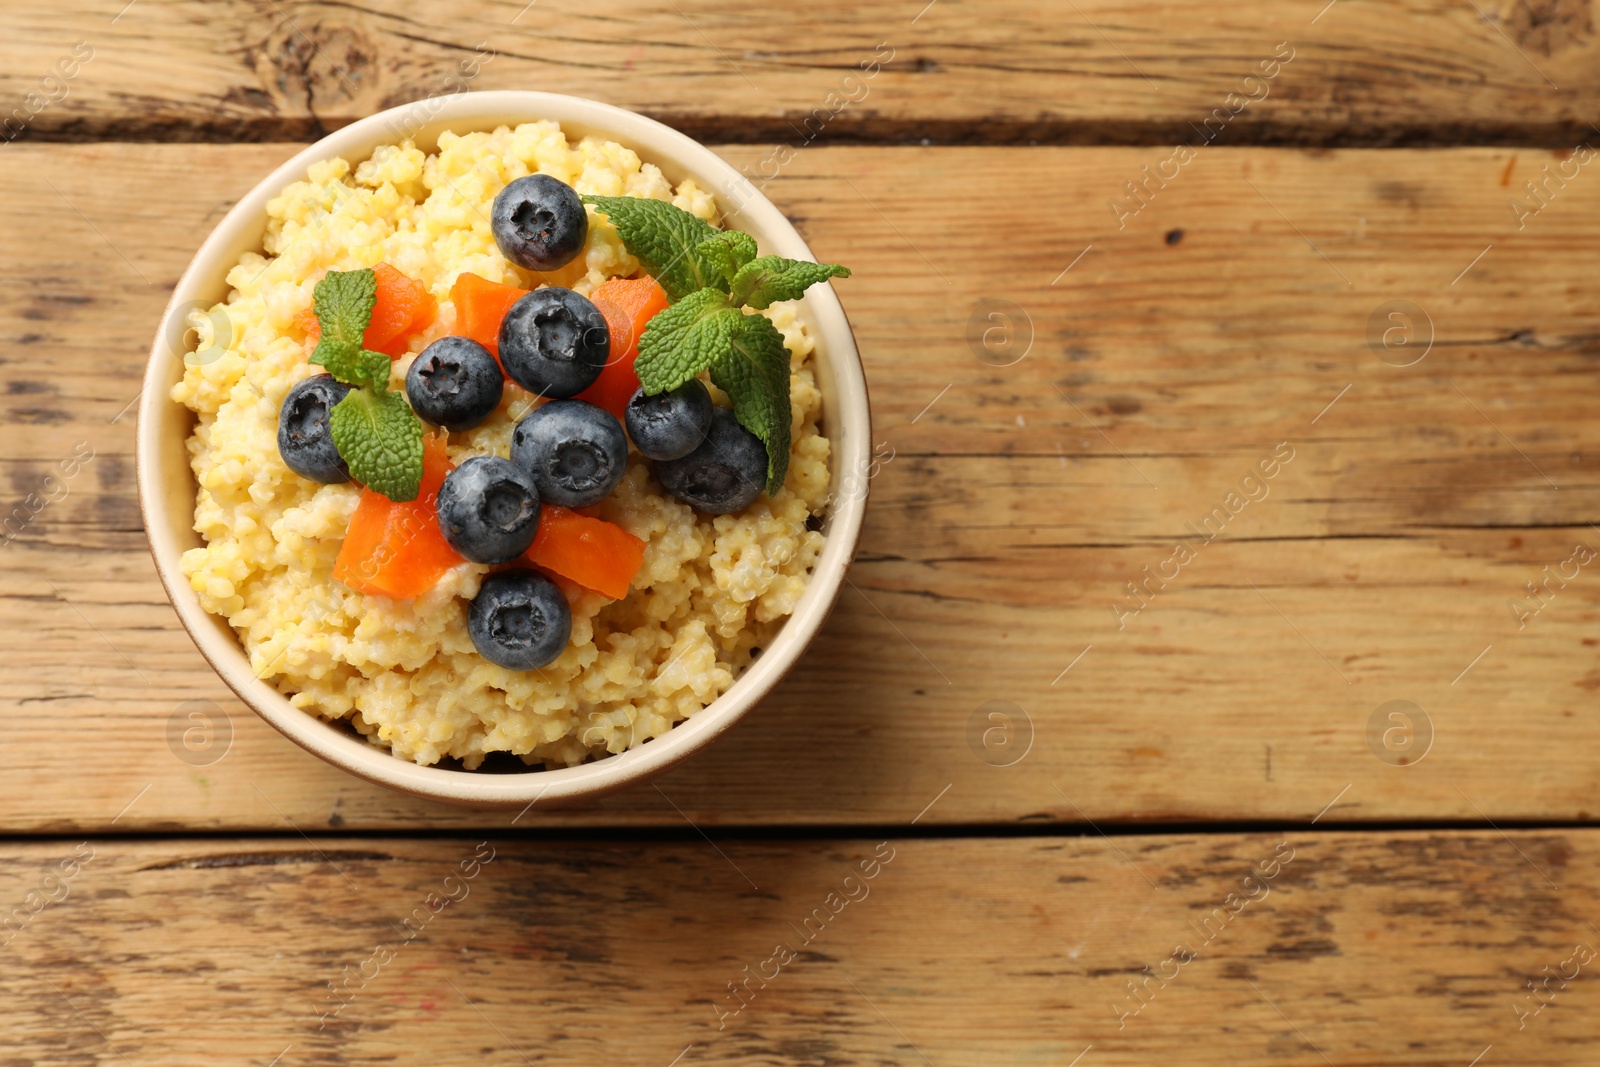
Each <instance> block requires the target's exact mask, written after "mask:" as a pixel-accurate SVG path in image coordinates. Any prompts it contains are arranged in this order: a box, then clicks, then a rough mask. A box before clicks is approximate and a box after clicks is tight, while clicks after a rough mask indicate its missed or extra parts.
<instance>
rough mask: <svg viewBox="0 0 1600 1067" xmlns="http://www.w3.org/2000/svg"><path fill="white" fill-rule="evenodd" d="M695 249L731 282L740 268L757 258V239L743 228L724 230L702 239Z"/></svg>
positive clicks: (724, 278) (725, 279)
mask: <svg viewBox="0 0 1600 1067" xmlns="http://www.w3.org/2000/svg"><path fill="white" fill-rule="evenodd" d="M695 251H696V252H698V253H699V254H700V256H701V258H703V259H704V260H705V261H706V262H708V263H710V264H711V265H712V266H713V267H715V268H717V273H718V274H721V275H722V278H723V280H724V281H726V282H729V283H730V284H731V283H732V282H733V279H734V276H735V275H737V274H738V273H739V268H741V267H743V266H744V265H745V264H746V263H749V262H750V261H751V260H752V259H755V258H756V239H755V238H754V237H751V236H750V235H749V234H747V233H745V232H744V231H743V230H723V231H721V232H720V233H714V234H712V235H711V236H710V237H707V238H706V239H705V240H704V241H701V242H700V243H699V244H698V245H696V246H695Z"/></svg>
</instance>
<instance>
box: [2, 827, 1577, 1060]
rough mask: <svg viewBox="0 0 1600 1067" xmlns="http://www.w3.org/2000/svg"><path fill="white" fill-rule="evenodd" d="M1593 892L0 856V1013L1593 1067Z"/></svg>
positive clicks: (1496, 838)
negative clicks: (4, 913)
mask: <svg viewBox="0 0 1600 1067" xmlns="http://www.w3.org/2000/svg"><path fill="white" fill-rule="evenodd" d="M719 853H720V854H719ZM63 863H66V864H68V866H67V867H66V868H63V867H62V864H63ZM863 864H865V865H866V866H865V867H863V866H862V865H863ZM867 872H870V873H871V875H872V877H870V878H868V877H865V876H864V874H865V873H867ZM68 873H71V874H72V875H73V876H72V877H70V878H68V877H67V876H66V875H67V874H68ZM1597 875H1600V842H1597V841H1596V836H1595V832H1594V831H1528V832H1515V833H1512V834H1509V835H1506V836H1502V835H1499V834H1496V833H1494V832H1492V831H1485V832H1481V833H1479V832H1472V833H1442V832H1435V833H1426V832H1411V833H1365V834H1326V833H1314V832H1308V831H1305V830H1290V831H1285V832H1284V833H1282V834H1259V835H1249V836H1235V835H1227V836H1217V837H1201V838H1171V837H1132V838H1115V839H1102V838H1100V837H1098V836H1091V837H1087V838H1041V839H1011V840H1005V839H1000V840H928V839H921V840H918V839H911V840H906V839H899V840H888V841H880V839H878V838H869V839H866V840H859V841H789V842H757V841H735V840H723V841H721V842H719V843H718V845H717V846H716V849H715V850H714V849H713V848H712V847H711V846H710V845H708V844H707V843H706V842H704V841H701V840H700V839H698V838H694V839H692V840H687V841H684V842H680V843H656V844H653V845H652V844H640V843H638V842H612V843H600V842H584V841H559V842H546V843H534V842H526V841H524V842H515V841H507V840H504V839H491V840H487V841H480V840H479V839H478V838H460V839H434V840H427V841H415V840H413V841H402V840H386V839H372V838H361V839H322V840H319V841H317V842H316V843H314V844H307V843H306V842H303V841H300V840H299V839H279V838H270V839H259V838H257V839H249V840H239V841H203V842H199V841H190V842H182V841H176V842H175V841H149V842H126V841H122V842H108V841H103V840H100V841H83V842H79V841H75V840H73V839H61V840H59V841H52V842H41V843H37V844H30V845H16V844H12V845H8V846H6V847H5V849H4V850H3V851H0V900H4V901H6V902H7V908H8V909H9V908H13V907H16V908H18V911H16V912H12V914H13V915H17V916H19V917H18V918H14V919H12V920H11V921H12V924H13V925H12V927H11V928H10V929H11V931H12V932H10V933H8V934H7V935H6V936H7V938H8V940H9V944H7V945H6V951H7V953H8V966H7V967H5V968H4V970H3V971H0V988H3V989H4V991H5V993H6V996H5V997H3V998H0V1019H3V1020H4V1022H5V1028H6V1033H7V1039H8V1047H9V1048H10V1049H11V1050H12V1054H13V1055H14V1056H16V1057H19V1058H21V1059H25V1060H30V1061H32V1062H50V1063H57V1062H68V1061H71V1062H80V1061H81V1062H102V1063H104V1062H113V1061H116V1062H122V1061H123V1060H124V1059H125V1060H126V1061H127V1062H137V1063H147V1062H148V1063H163V1064H170V1065H172V1067H187V1065H191V1064H192V1065H201V1064H210V1063H216V1062H218V1061H219V1059H220V1060H223V1061H226V1062H235V1063H258V1064H259V1063H267V1062H269V1061H272V1060H273V1058H274V1057H281V1058H280V1059H279V1060H277V1062H279V1063H281V1064H285V1065H288V1064H299V1063H340V1064H346V1063H378V1062H395V1061H399V1062H405V1061H407V1060H409V1059H411V1058H414V1056H415V1054H416V1050H417V1049H418V1048H427V1049H429V1050H431V1051H433V1052H434V1053H436V1054H444V1055H446V1056H448V1055H449V1054H448V1053H445V1052H444V1050H447V1049H460V1050H462V1053H463V1054H465V1053H466V1051H467V1050H470V1051H471V1054H472V1055H473V1057H474V1058H475V1059H480V1058H485V1057H487V1058H489V1059H490V1061H491V1062H497V1063H514V1062H520V1061H522V1060H524V1059H525V1060H527V1061H528V1062H534V1061H535V1059H536V1058H537V1060H538V1061H539V1062H552V1063H563V1064H564V1063H605V1062H625V1063H645V1064H668V1063H672V1062H675V1057H676V1058H677V1060H676V1062H679V1063H682V1064H685V1065H688V1064H696V1063H739V1064H774V1065H776V1064H797V1063H821V1062H827V1063H900V1064H910V1063H932V1064H955V1063H996V1064H1040V1065H1044V1064H1057V1065H1060V1064H1069V1063H1073V1062H1077V1063H1079V1064H1080V1065H1081V1067H1099V1065H1108V1067H1114V1065H1119V1064H1128V1065H1132V1064H1148V1063H1162V1062H1183V1063H1194V1064H1216V1065H1228V1067H1234V1065H1241V1064H1290V1065H1319V1064H1326V1063H1334V1064H1354V1063H1374V1064H1375V1063H1382V1064H1408V1065H1423V1064H1427V1065H1454V1067H1465V1065H1466V1064H1468V1063H1472V1062H1474V1057H1479V1059H1478V1060H1477V1061H1476V1062H1479V1063H1483V1064H1494V1063H1540V1064H1589V1063H1593V1062H1594V1060H1595V1056H1596V1052H1597V1050H1596V1047H1595V1046H1596V1038H1595V1035H1594V1032H1593V1027H1592V1026H1589V1025H1587V1022H1588V1019H1589V1018H1591V1017H1592V1014H1593V1012H1594V1011H1596V1010H1600V983H1596V982H1595V981H1594V980H1593V974H1592V970H1593V967H1594V957H1595V953H1596V948H1595V946H1596V945H1597V944H1600V934H1597V933H1596V927H1595V924H1594V918H1595V916H1596V915H1597V914H1600V908H1597V902H1596V899H1595V889H1594V885H1595V881H1596V876H1597ZM30 893H32V894H35V895H34V896H32V897H30V896H29V895H28V894H30ZM51 896H54V897H55V898H57V901H58V902H57V903H54V904H47V903H46V901H47V900H48V898H49V897H51ZM308 899H313V900H315V901H316V902H317V905H316V906H315V907H307V906H306V901H307V900H308ZM24 902H26V903H24ZM35 908H40V909H41V910H37V911H35V910H34V909H35ZM430 909H436V910H430ZM808 939H809V940H808ZM780 949H781V952H780ZM1180 952H1181V953H1183V955H1175V954H1177V953H1180ZM784 953H787V954H788V955H787V956H786V955H784ZM747 968H748V970H747ZM1147 969H1148V970H1147ZM763 975H764V976H765V977H762V976H763ZM752 976H753V977H752ZM1563 976H1564V977H1563ZM1530 987H1532V988H1533V990H1534V991H1533V992H1530ZM1130 989H1132V990H1133V991H1132V992H1130ZM1535 1009H1538V1010H1537V1012H1536V1011H1535ZM1197 1035H1204V1040H1196V1037H1197ZM1075 1058H1077V1059H1076V1060H1075ZM448 1061H449V1062H454V1059H453V1058H452V1059H450V1060H448Z"/></svg>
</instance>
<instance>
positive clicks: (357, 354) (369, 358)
mask: <svg viewBox="0 0 1600 1067" xmlns="http://www.w3.org/2000/svg"><path fill="white" fill-rule="evenodd" d="M377 302H378V276H377V275H376V274H375V273H374V272H373V271H372V270H371V269H367V270H330V271H329V272H328V273H327V274H326V275H324V276H323V278H322V280H321V281H320V282H318V283H317V287H316V289H314V290H313V291H312V298H311V306H312V309H313V310H315V311H316V313H317V325H318V326H319V327H320V328H321V330H322V336H321V337H320V338H318V340H317V347H316V349H315V350H314V351H313V352H312V353H311V359H310V362H312V363H316V364H320V365H321V366H323V367H326V368H327V370H328V373H329V374H331V375H333V376H334V377H335V378H337V379H339V380H340V381H341V382H344V383H345V384H346V385H366V386H371V387H372V388H375V389H377V390H378V391H380V392H382V391H383V390H385V389H387V388H389V357H388V356H386V355H384V354H383V353H381V352H368V351H367V350H365V349H364V348H362V347H361V345H362V337H363V335H364V334H365V333H366V332H367V326H368V325H369V324H370V323H371V322H372V309H373V306H374V305H375V304H377Z"/></svg>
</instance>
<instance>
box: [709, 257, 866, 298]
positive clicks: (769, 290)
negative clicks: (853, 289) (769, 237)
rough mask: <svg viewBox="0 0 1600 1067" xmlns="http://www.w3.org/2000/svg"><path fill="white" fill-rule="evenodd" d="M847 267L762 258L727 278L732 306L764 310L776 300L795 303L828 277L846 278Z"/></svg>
mask: <svg viewBox="0 0 1600 1067" xmlns="http://www.w3.org/2000/svg"><path fill="white" fill-rule="evenodd" d="M848 277H850V268H849V267H841V266H839V264H837V263H808V262H806V261H805V260H801V259H785V258H783V257H782V256H762V257H761V258H760V259H757V260H752V261H751V262H749V263H746V264H745V265H744V266H743V267H742V268H740V270H739V273H738V274H737V275H736V276H734V277H733V278H732V279H730V286H729V288H730V289H731V290H732V293H733V297H732V299H733V303H735V304H745V305H748V306H749V307H753V308H755V309H756V310H758V311H765V310H766V309H767V308H769V307H771V306H772V305H773V304H774V303H776V302H777V301H779V300H798V299H799V298H800V296H801V294H802V293H804V292H805V291H806V290H807V289H809V288H811V287H812V286H813V285H816V284H817V283H818V282H823V281H827V280H828V279H829V278H848Z"/></svg>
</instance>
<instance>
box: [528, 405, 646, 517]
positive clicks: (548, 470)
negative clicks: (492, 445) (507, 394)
mask: <svg viewBox="0 0 1600 1067" xmlns="http://www.w3.org/2000/svg"><path fill="white" fill-rule="evenodd" d="M511 461H512V462H513V463H515V464H517V465H518V466H520V467H522V468H523V469H524V470H526V471H528V472H529V473H530V474H531V475H532V476H533V480H534V482H535V483H536V484H537V485H538V486H539V497H540V499H542V500H548V501H550V503H552V504H560V505H561V506H562V507H564V508H586V507H588V506H589V505H590V504H598V503H599V502H600V501H602V500H604V499H605V497H606V494H607V493H609V492H611V490H613V489H615V488H616V487H617V483H618V482H620V481H622V476H623V474H625V473H626V472H627V469H628V439H627V438H626V437H625V436H623V433H622V424H621V423H619V422H618V421H617V417H616V416H615V415H613V414H611V412H609V411H607V410H606V409H605V408H601V407H596V406H595V405H593V404H591V403H589V402H588V401H586V400H552V401H550V403H548V404H545V405H543V406H542V407H539V408H536V409H535V410H534V412H533V414H531V415H529V416H528V417H527V418H525V419H523V420H522V421H521V422H519V423H517V428H516V430H514V431H513V432H512V434H511Z"/></svg>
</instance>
